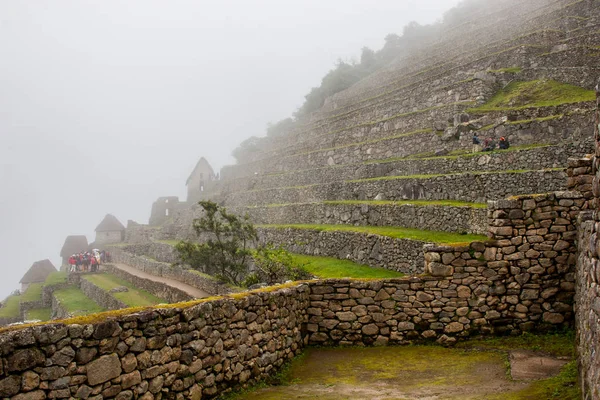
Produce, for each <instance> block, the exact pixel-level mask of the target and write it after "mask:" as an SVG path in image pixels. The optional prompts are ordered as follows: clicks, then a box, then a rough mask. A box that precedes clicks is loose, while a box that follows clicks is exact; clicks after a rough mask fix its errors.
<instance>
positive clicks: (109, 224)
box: [96, 214, 125, 232]
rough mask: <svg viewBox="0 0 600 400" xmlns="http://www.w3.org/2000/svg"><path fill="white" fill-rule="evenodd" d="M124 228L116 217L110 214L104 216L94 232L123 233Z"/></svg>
mask: <svg viewBox="0 0 600 400" xmlns="http://www.w3.org/2000/svg"><path fill="white" fill-rule="evenodd" d="M124 230H125V227H124V226H123V224H122V223H121V222H119V220H118V219H117V217H115V216H114V215H112V214H106V217H104V219H103V220H102V222H100V224H99V225H98V226H97V227H96V232H114V231H124Z"/></svg>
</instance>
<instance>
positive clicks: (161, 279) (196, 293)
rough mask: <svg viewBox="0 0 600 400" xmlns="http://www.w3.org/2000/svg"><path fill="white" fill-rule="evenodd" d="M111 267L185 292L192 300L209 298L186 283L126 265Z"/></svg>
mask: <svg viewBox="0 0 600 400" xmlns="http://www.w3.org/2000/svg"><path fill="white" fill-rule="evenodd" d="M111 265H113V266H114V267H115V268H118V269H120V270H122V271H125V272H127V273H130V274H131V275H135V276H138V277H140V278H144V279H149V280H151V281H154V282H160V283H164V284H166V285H169V286H172V287H175V288H177V289H180V290H183V291H184V292H186V293H187V294H189V295H190V296H192V297H194V298H198V299H201V298H204V297H210V296H211V294H209V293H206V292H205V291H204V290H200V289H198V288H196V287H194V286H191V285H188V284H187V283H184V282H181V281H177V280H175V279H171V278H165V277H162V276H156V275H152V274H149V273H147V272H144V271H141V270H139V269H137V268H135V267H132V266H130V265H126V264H111Z"/></svg>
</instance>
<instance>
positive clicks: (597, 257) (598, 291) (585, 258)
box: [571, 81, 600, 400]
mask: <svg viewBox="0 0 600 400" xmlns="http://www.w3.org/2000/svg"><path fill="white" fill-rule="evenodd" d="M596 96H597V101H596V117H595V124H594V125H595V131H594V139H595V142H596V152H595V155H594V158H593V160H592V162H591V173H592V176H593V180H592V184H591V190H592V198H591V200H590V204H591V208H592V210H593V213H591V214H584V215H581V216H580V228H579V241H578V244H579V256H578V265H577V277H576V282H577V288H576V293H577V295H576V308H575V311H576V314H577V319H576V322H577V323H576V332H577V353H578V354H577V356H578V361H579V374H580V382H581V387H582V391H583V397H582V398H583V399H586V400H587V399H593V400H596V399H600V237H599V234H598V232H600V201H599V199H600V168H599V167H600V131H599V129H600V81H598V86H597V87H596ZM582 167H586V168H587V166H582ZM571 184H572V185H585V187H588V185H589V183H588V181H587V180H581V179H580V178H578V177H575V176H573V177H572V179H571Z"/></svg>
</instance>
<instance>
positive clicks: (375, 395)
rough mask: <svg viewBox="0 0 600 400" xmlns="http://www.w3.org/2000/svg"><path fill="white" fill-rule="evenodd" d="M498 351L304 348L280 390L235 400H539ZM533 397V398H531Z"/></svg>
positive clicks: (432, 347)
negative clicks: (512, 373) (514, 376)
mask: <svg viewBox="0 0 600 400" xmlns="http://www.w3.org/2000/svg"><path fill="white" fill-rule="evenodd" d="M507 363H508V355H507V353H506V352H503V351H491V350H490V351H482V350H465V349H446V348H442V347H435V346H408V347H381V348H336V349H319V348H309V349H307V350H306V351H305V353H304V355H303V356H301V357H300V358H299V359H297V360H295V361H294V362H293V363H292V365H291V367H290V368H289V369H288V370H287V371H286V372H285V374H284V376H283V377H282V380H283V381H284V382H285V384H284V385H281V386H272V387H267V388H262V389H258V390H255V391H251V392H249V393H245V394H240V395H238V396H237V397H234V398H235V399H236V400H258V399H261V400H274V399H319V400H342V399H352V400H354V399H356V400H358V399H372V400H408V399H411V400H412V399H420V400H450V399H456V400H458V399H461V400H475V399H488V400H500V399H502V400H505V399H511V400H512V399H515V400H517V399H532V400H533V399H540V398H544V397H537V395H536V394H535V393H536V391H535V390H534V389H535V388H534V386H535V385H539V383H540V382H532V381H516V380H512V379H510V377H509V376H508V375H509V374H507V372H508V370H507ZM532 396H534V397H532Z"/></svg>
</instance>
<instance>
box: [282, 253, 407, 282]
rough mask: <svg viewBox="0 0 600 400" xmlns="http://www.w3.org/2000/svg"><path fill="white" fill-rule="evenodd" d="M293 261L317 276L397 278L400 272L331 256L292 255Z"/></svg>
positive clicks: (324, 277) (325, 277)
mask: <svg viewBox="0 0 600 400" xmlns="http://www.w3.org/2000/svg"><path fill="white" fill-rule="evenodd" d="M293 259H294V263H295V264H296V265H298V266H303V267H304V268H305V269H306V270H307V271H308V272H309V273H311V274H312V275H315V276H316V277H318V278H323V279H327V278H376V279H384V278H399V277H402V276H404V274H402V273H400V272H395V271H390V270H387V269H384V268H375V267H369V266H368V265H362V264H357V263H355V262H353V261H350V260H339V259H337V258H333V257H317V256H305V255H300V254H294V255H293Z"/></svg>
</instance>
